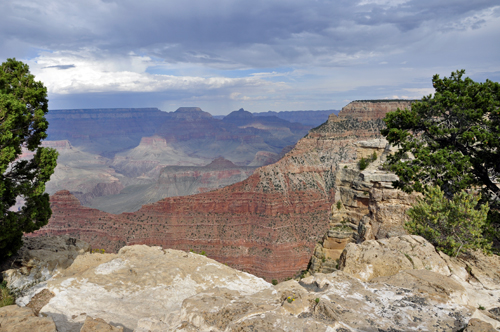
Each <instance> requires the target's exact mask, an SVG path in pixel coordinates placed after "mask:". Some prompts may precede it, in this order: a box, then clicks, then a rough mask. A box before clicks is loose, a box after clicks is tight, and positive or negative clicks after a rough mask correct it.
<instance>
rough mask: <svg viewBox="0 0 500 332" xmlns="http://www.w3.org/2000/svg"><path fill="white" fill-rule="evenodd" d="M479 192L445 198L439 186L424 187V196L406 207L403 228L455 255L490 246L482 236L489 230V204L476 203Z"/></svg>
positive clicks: (463, 192) (464, 192)
mask: <svg viewBox="0 0 500 332" xmlns="http://www.w3.org/2000/svg"><path fill="white" fill-rule="evenodd" d="M480 199H481V195H480V194H477V195H474V194H472V193H468V192H466V191H461V192H458V193H456V194H455V196H454V197H453V198H452V199H447V198H446V197H445V196H444V193H443V191H441V189H440V188H439V187H437V186H436V187H427V189H426V192H425V196H424V198H423V199H420V200H419V201H418V203H417V204H416V205H415V206H414V207H413V208H411V209H409V210H408V215H409V216H410V220H409V221H408V222H406V224H405V228H406V229H407V230H408V231H409V232H410V233H411V234H416V235H420V236H422V237H424V238H425V239H427V240H428V241H429V242H431V243H432V244H433V245H434V246H435V247H436V248H437V249H438V250H441V251H443V252H444V253H446V254H448V255H450V256H453V255H454V256H455V257H456V256H458V255H459V254H460V253H461V252H463V251H465V250H468V249H481V250H483V251H484V252H485V253H488V252H490V250H491V241H489V240H488V239H487V238H485V237H483V233H487V232H488V231H489V225H488V222H487V216H488V211H489V206H488V204H487V203H486V204H482V205H479V204H478V202H479V200H480Z"/></svg>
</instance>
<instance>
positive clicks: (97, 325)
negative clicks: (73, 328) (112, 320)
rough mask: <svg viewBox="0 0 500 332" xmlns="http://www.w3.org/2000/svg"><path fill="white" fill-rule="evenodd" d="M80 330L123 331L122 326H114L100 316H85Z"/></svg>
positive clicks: (85, 331)
mask: <svg viewBox="0 0 500 332" xmlns="http://www.w3.org/2000/svg"><path fill="white" fill-rule="evenodd" d="M80 332H123V327H115V326H113V325H110V324H108V323H106V322H105V321H104V320H103V319H101V318H96V319H93V318H92V317H90V316H87V318H85V322H84V323H83V326H82V329H81V330H80Z"/></svg>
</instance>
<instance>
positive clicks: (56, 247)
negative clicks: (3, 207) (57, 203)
mask: <svg viewBox="0 0 500 332" xmlns="http://www.w3.org/2000/svg"><path fill="white" fill-rule="evenodd" d="M23 242H24V244H23V246H22V247H21V249H20V250H19V251H18V253H17V258H16V260H15V262H14V263H15V264H16V265H17V266H18V268H14V269H9V270H6V271H4V272H3V278H4V280H5V281H6V282H7V287H8V288H9V289H10V290H11V291H12V292H13V293H14V294H15V295H16V297H17V299H16V303H17V304H18V305H26V304H28V302H29V300H30V299H31V297H33V296H34V295H35V294H36V293H38V292H39V291H41V290H42V288H43V286H44V282H45V281H47V280H48V279H50V277H52V276H53V275H54V274H55V273H57V271H59V270H62V269H65V268H67V267H68V266H70V265H71V264H72V263H73V261H74V259H75V258H76V257H77V256H78V255H81V254H83V253H85V252H88V251H89V250H90V247H89V245H88V244H87V243H85V242H83V241H80V240H77V239H75V238H71V237H69V236H67V235H65V236H54V237H25V238H24V239H23ZM38 284H40V285H39V287H34V286H36V285H38Z"/></svg>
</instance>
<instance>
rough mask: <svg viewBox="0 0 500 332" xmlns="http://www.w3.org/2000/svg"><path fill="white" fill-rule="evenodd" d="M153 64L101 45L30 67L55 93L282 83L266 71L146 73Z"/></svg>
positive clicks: (48, 58) (41, 59) (58, 55)
mask: <svg viewBox="0 0 500 332" xmlns="http://www.w3.org/2000/svg"><path fill="white" fill-rule="evenodd" d="M100 53H101V54H100ZM154 64H155V63H154V62H153V61H152V59H151V57H148V56H138V55H136V54H135V53H129V54H128V55H125V56H120V57H117V56H113V57H110V56H103V55H102V52H100V50H98V49H84V50H82V51H72V52H61V51H58V52H53V53H48V52H46V53H43V54H41V55H40V56H39V57H37V58H35V59H32V60H31V61H30V68H31V71H32V72H33V73H34V74H35V75H36V77H37V79H39V80H41V81H43V82H44V84H45V85H46V86H47V88H48V90H49V92H50V93H55V94H73V93H93V92H159V91H165V90H196V89H199V90H212V89H224V88H231V87H246V88H248V87H263V86H275V87H276V86H283V83H273V82H269V81H266V80H264V79H263V78H264V77H266V75H264V74H260V75H254V76H250V77H243V78H227V77H200V76H175V75H159V74H150V73H147V72H146V70H147V69H148V67H150V66H152V65H154ZM269 76H271V77H274V76H277V75H276V74H270V75H269ZM240 98H241V97H240ZM244 100H246V99H244Z"/></svg>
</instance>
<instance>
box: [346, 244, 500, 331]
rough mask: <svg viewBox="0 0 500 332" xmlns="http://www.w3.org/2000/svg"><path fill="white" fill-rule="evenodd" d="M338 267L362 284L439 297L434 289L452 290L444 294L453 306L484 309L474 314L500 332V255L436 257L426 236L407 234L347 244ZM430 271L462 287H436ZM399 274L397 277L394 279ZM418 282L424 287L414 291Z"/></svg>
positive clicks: (479, 254) (472, 254) (478, 254)
mask: <svg viewBox="0 0 500 332" xmlns="http://www.w3.org/2000/svg"><path fill="white" fill-rule="evenodd" d="M339 265H340V266H339V268H340V269H341V270H343V271H344V272H347V273H350V274H351V275H353V276H355V277H356V278H359V279H361V280H371V281H372V282H375V281H383V282H385V280H386V279H387V278H389V279H391V280H392V283H393V284H395V285H399V286H402V287H403V286H406V287H408V288H409V289H413V290H415V291H418V290H419V289H420V291H421V292H423V293H426V294H433V293H435V291H434V290H435V289H438V291H439V292H440V291H441V290H443V289H448V290H447V291H446V293H447V294H448V296H449V297H450V298H451V299H452V300H453V303H459V304H463V305H467V306H469V307H471V308H484V309H485V310H476V311H475V312H474V315H473V316H474V317H475V318H479V319H481V320H484V321H486V322H488V323H490V324H492V325H493V327H494V328H500V320H499V318H500V315H499V314H500V309H498V302H500V289H499V286H500V282H499V280H500V257H499V256H497V255H491V256H486V255H484V254H482V253H481V252H479V251H476V252H469V253H468V254H466V255H462V256H460V257H457V258H454V257H449V256H447V255H445V254H444V253H442V252H439V253H437V252H436V251H435V249H434V247H433V246H432V245H431V244H430V243H429V242H427V241H426V240H424V239H423V238H422V237H419V236H415V235H411V236H410V235H406V236H401V237H393V238H389V239H383V240H377V241H375V240H371V241H365V242H363V243H361V244H352V243H351V244H348V245H347V246H346V249H345V250H344V252H343V253H342V257H341V259H340V262H339ZM428 271H433V272H435V273H439V274H440V275H441V279H442V280H448V281H450V280H451V281H453V282H454V283H456V284H459V285H460V287H458V288H457V287H456V286H453V287H452V286H445V285H440V286H436V282H435V281H432V280H430V279H429V278H428V273H429V272H428ZM398 274H399V277H395V276H396V275H398ZM384 278H386V279H384ZM438 282H442V281H439V280H438ZM417 283H418V284H420V285H421V286H416V285H417ZM448 284H449V285H452V284H453V283H451V282H448ZM419 287H420V288H419ZM453 289H454V290H453Z"/></svg>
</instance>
